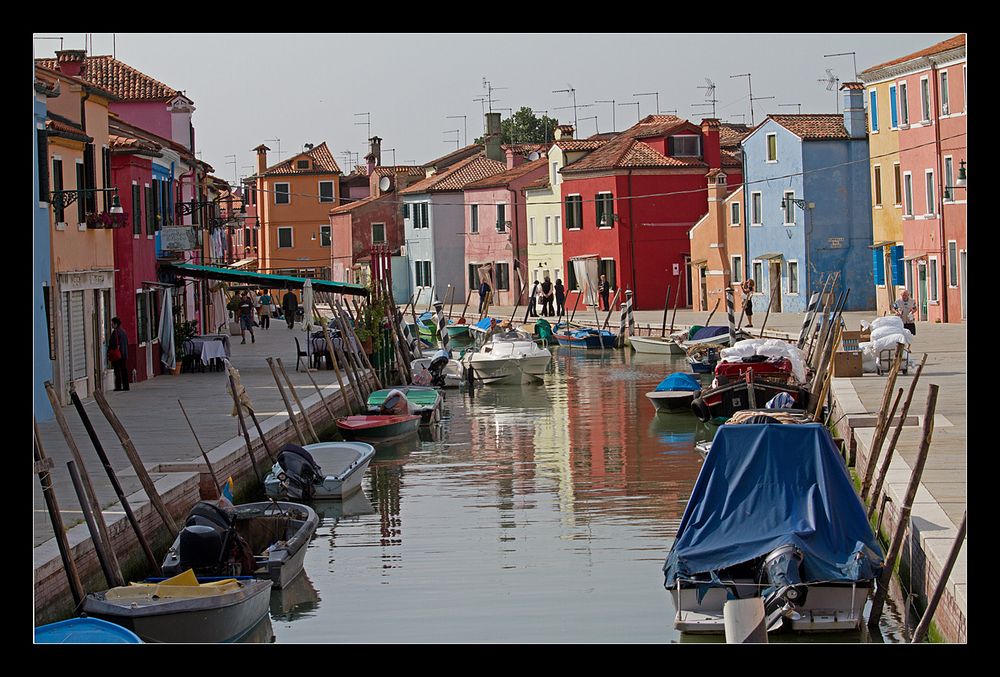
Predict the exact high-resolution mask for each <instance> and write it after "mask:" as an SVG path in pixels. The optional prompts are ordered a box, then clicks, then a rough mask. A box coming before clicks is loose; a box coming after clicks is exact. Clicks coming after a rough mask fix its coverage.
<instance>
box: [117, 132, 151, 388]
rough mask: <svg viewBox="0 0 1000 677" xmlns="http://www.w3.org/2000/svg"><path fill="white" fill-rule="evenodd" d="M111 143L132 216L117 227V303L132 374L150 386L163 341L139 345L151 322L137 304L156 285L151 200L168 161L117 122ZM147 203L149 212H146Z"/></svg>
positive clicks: (121, 196)
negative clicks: (158, 163)
mask: <svg viewBox="0 0 1000 677" xmlns="http://www.w3.org/2000/svg"><path fill="white" fill-rule="evenodd" d="M108 143H109V145H110V149H111V182H112V185H113V186H115V187H117V188H118V195H119V199H120V200H121V205H122V209H123V210H124V212H125V214H127V215H128V220H127V222H126V223H127V225H126V226H125V227H124V228H115V229H114V230H113V231H112V232H113V233H114V250H115V269H116V270H115V298H116V299H118V300H119V302H118V304H117V306H116V309H115V313H116V315H117V317H118V318H120V319H121V321H122V329H124V330H125V335H126V336H128V337H129V346H128V359H127V362H126V369H127V371H128V373H129V374H130V375H131V374H132V373H133V372H134V373H135V381H145V380H146V379H148V378H151V377H152V376H154V375H157V374H161V373H162V368H163V365H162V363H161V362H160V344H159V342H152V343H147V342H143V343H142V344H141V345H136V344H135V343H134V341H135V340H136V337H137V336H139V335H140V334H145V333H146V332H140V331H139V323H140V322H148V321H149V317H148V313H146V316H145V317H140V316H139V315H140V313H139V310H138V309H137V308H138V306H139V304H136V303H133V302H131V301H132V300H133V299H136V298H145V297H144V296H143V291H144V287H143V283H144V282H151V281H156V279H157V266H156V239H155V238H156V233H155V224H154V223H152V222H151V220H150V218H149V206H148V200H149V196H150V195H151V190H152V189H151V186H152V181H153V166H152V158H158V157H161V156H162V153H161V152H160V149H161V146H160V144H158V143H156V142H155V141H152V140H150V139H148V138H146V137H144V136H143V135H141V134H140V133H139V132H138V130H136V129H135V128H134V127H131V126H129V125H125V124H124V123H121V122H118V121H115V120H111V121H109V123H108ZM144 200H146V201H147V202H146V207H145V208H144V206H143V205H144Z"/></svg>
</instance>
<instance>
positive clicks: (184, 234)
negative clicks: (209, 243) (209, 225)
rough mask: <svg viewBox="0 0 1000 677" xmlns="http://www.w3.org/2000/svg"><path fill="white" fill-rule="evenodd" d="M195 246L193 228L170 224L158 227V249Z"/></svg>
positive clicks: (180, 249)
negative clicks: (169, 225)
mask: <svg viewBox="0 0 1000 677" xmlns="http://www.w3.org/2000/svg"><path fill="white" fill-rule="evenodd" d="M197 247H198V242H197V240H196V239H195V235H194V229H193V228H190V227H177V226H171V227H164V228H161V229H160V249H162V250H164V251H184V250H185V249H196V248H197Z"/></svg>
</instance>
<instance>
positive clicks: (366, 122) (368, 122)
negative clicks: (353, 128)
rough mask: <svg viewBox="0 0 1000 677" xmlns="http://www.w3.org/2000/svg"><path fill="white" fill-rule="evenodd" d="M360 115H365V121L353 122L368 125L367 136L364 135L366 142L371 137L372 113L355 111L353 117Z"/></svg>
mask: <svg viewBox="0 0 1000 677" xmlns="http://www.w3.org/2000/svg"><path fill="white" fill-rule="evenodd" d="M361 115H364V116H366V121H365V122H355V123H354V124H355V125H367V126H368V136H366V137H365V141H366V142H367V141H368V139H370V138H372V114H371V113H355V114H354V117H358V116H361Z"/></svg>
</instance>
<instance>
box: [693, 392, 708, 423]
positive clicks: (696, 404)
mask: <svg viewBox="0 0 1000 677" xmlns="http://www.w3.org/2000/svg"><path fill="white" fill-rule="evenodd" d="M691 411H693V412H694V415H695V416H697V417H698V420H699V421H701V422H702V423H707V422H709V421H711V420H712V412H711V411H709V408H708V405H707V404H705V400H703V399H702V398H700V397H696V398H694V399H693V400H691Z"/></svg>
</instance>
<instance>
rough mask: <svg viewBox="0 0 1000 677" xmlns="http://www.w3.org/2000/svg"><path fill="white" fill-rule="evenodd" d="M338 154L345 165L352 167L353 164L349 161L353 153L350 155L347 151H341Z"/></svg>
mask: <svg viewBox="0 0 1000 677" xmlns="http://www.w3.org/2000/svg"><path fill="white" fill-rule="evenodd" d="M340 154H341V155H343V156H344V160H345V161H346V163H347V164H348V165H353V164H354V163H353V162H351V160H352V159H353V157H354V153H352V152H351V151H349V150H342V151H340Z"/></svg>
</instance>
